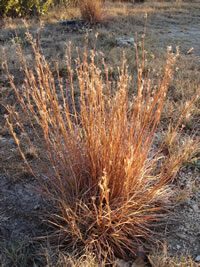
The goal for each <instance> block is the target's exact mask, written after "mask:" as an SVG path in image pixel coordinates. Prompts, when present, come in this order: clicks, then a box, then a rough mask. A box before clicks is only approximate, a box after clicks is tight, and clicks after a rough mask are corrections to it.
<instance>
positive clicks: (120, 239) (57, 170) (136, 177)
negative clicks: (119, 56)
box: [7, 36, 187, 260]
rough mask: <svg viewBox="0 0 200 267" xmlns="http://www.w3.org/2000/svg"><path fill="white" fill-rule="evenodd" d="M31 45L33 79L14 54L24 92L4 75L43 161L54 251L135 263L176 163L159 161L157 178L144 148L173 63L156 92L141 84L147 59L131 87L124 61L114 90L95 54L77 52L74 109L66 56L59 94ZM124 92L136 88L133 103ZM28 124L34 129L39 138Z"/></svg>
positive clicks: (154, 158) (152, 156)
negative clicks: (54, 230) (79, 55)
mask: <svg viewBox="0 0 200 267" xmlns="http://www.w3.org/2000/svg"><path fill="white" fill-rule="evenodd" d="M29 39H30V36H29ZM31 43H32V46H33V52H34V56H35V69H34V71H32V70H30V69H29V68H28V66H27V64H26V61H25V59H24V56H23V53H22V51H21V48H20V47H19V46H18V53H19V55H20V58H21V60H22V63H23V68H24V72H25V75H26V79H25V83H24V88H23V90H19V89H18V88H16V86H15V84H14V82H13V78H12V77H11V76H9V77H10V81H11V85H12V87H13V88H14V90H15V92H16V95H17V98H18V101H19V103H20V105H21V108H22V110H23V111H24V116H26V117H27V118H28V121H29V124H30V127H31V128H32V132H33V133H34V134H35V137H36V138H37V139H38V140H39V141H40V143H43V146H44V148H45V153H46V154H45V155H46V158H45V160H44V161H42V160H41V159H40V160H41V163H42V166H44V167H45V169H44V170H45V177H47V179H43V178H42V175H40V176H38V172H37V170H35V169H31V170H32V172H33V174H34V175H35V176H36V177H37V178H38V177H39V178H38V179H39V181H40V183H41V185H42V187H43V189H44V191H45V192H46V193H47V195H48V196H49V197H50V198H51V199H52V200H53V202H52V203H53V205H54V208H55V209H56V212H55V214H51V220H50V221H51V223H53V224H54V225H55V226H56V227H58V228H59V231H58V232H57V237H58V240H59V244H60V245H63V246H65V247H66V248H69V247H70V248H73V250H75V249H78V250H80V249H83V250H85V251H90V252H94V253H95V255H96V257H97V258H98V259H99V260H100V259H101V258H102V257H104V258H105V257H107V258H108V259H111V258H112V257H113V256H114V255H117V256H119V257H124V258H125V257H127V255H128V253H131V255H132V256H134V255H136V253H137V250H138V247H139V246H144V248H145V244H146V241H149V240H151V237H152V233H153V231H152V226H154V227H155V223H156V222H157V221H159V220H160V219H161V218H162V217H163V216H164V215H165V212H166V206H167V205H168V204H169V203H170V198H171V196H172V195H173V194H174V192H173V190H171V188H170V186H169V185H168V182H169V181H170V179H171V178H172V176H173V175H174V170H175V169H176V168H177V166H179V164H180V162H181V161H182V159H183V156H179V157H177V158H175V159H174V161H173V162H171V161H170V160H169V164H168V165H167V162H168V161H167V160H166V161H165V164H164V165H163V166H161V167H160V169H159V172H157V174H156V175H155V173H154V169H155V168H156V164H157V162H158V161H159V160H160V157H159V155H158V154H157V153H154V152H152V151H151V147H152V143H153V140H154V134H155V131H156V129H157V125H158V123H159V120H160V115H161V112H162V108H163V103H164V100H165V96H166V91H167V87H168V84H169V82H170V81H171V78H172V74H173V65H174V62H175V59H176V55H173V54H169V55H168V59H167V62H166V66H165V70H164V73H163V75H162V78H161V80H160V81H158V84H157V86H155V85H154V84H153V81H152V80H151V79H149V77H146V78H144V77H143V69H144V68H145V61H143V62H142V64H140V62H139V59H138V84H137V85H131V77H130V76H129V74H128V68H127V66H126V62H125V58H124V60H123V63H122V67H121V70H120V74H119V78H118V81H117V83H116V84H115V87H113V86H114V85H113V84H112V83H111V82H110V80H109V75H108V73H109V70H108V67H107V66H106V64H105V62H104V60H103V61H102V63H103V64H102V65H103V66H104V68H103V69H100V67H99V66H97V65H96V63H95V54H96V52H95V51H92V52H91V54H90V55H89V56H88V55H87V53H86V52H85V53H84V56H83V59H82V60H81V59H80V58H77V60H76V69H75V73H76V75H77V78H78V82H79V88H80V102H78V103H76V101H75V99H74V84H73V76H74V75H75V74H74V70H73V69H72V67H71V58H70V48H69V47H68V50H67V51H68V53H67V66H68V79H67V87H66V88H65V89H64V87H63V83H62V80H61V79H60V78H59V76H58V81H59V88H58V87H56V85H55V84H56V83H55V81H54V77H53V75H52V73H51V71H50V69H49V66H48V64H47V62H46V60H45V58H44V57H43V56H42V55H41V53H40V50H39V48H38V47H37V46H36V45H35V44H34V42H33V41H32V40H31ZM136 50H137V49H136ZM130 85H131V86H136V87H137V97H134V96H133V97H132V99H130V98H129V97H128V88H129V86H130ZM70 96H71V97H70ZM8 110H9V112H10V115H9V117H8V119H7V121H8V124H9V126H10V128H11V131H12V133H13V136H14V137H15V140H16V142H17V144H18V147H19V149H20V152H21V155H22V157H23V158H24V160H25V161H26V163H27V164H28V166H29V167H30V168H31V166H30V165H29V163H28V161H27V159H26V157H25V155H24V154H23V151H22V149H21V145H20V137H18V136H17V135H16V133H15V131H14V126H13V125H14V123H15V122H17V125H18V127H20V129H21V131H22V133H23V138H24V137H26V140H27V142H28V143H30V145H31V146H33V145H34V144H33V142H32V141H31V139H30V137H29V135H28V134H27V132H26V129H27V128H26V125H24V123H23V118H20V117H19V116H18V113H17V112H15V111H14V110H13V109H12V108H11V107H10V108H8ZM33 122H34V123H33ZM35 125H38V126H39V128H40V129H41V130H42V133H43V136H42V137H41V136H39V134H38V131H37V130H36V127H35ZM38 126H37V127H38ZM175 130H177V128H176V127H175ZM21 136H22V135H21ZM33 151H35V155H36V156H37V157H38V158H39V155H38V154H37V152H36V150H33ZM185 153H187V151H186V152H185ZM55 209H54V210H55Z"/></svg>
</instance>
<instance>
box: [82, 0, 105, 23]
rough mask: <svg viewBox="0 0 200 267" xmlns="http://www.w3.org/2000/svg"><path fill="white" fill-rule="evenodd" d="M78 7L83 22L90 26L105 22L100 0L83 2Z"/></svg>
mask: <svg viewBox="0 0 200 267" xmlns="http://www.w3.org/2000/svg"><path fill="white" fill-rule="evenodd" d="M79 5H80V12H81V17H82V19H83V20H85V21H87V22H90V23H92V24H93V23H94V24H95V23H102V22H105V14H104V13H105V11H104V10H103V8H102V1H101V0H84V1H82V2H81V3H80V4H79Z"/></svg>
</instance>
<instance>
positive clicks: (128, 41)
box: [116, 38, 135, 45]
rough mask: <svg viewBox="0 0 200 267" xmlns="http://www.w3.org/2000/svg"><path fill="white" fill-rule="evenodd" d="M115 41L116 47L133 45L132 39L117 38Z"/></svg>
mask: <svg viewBox="0 0 200 267" xmlns="http://www.w3.org/2000/svg"><path fill="white" fill-rule="evenodd" d="M116 41H117V44H118V45H134V44H135V42H134V38H124V39H123V38H122V39H119V38H117V39H116Z"/></svg>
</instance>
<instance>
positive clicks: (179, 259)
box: [148, 243, 197, 267]
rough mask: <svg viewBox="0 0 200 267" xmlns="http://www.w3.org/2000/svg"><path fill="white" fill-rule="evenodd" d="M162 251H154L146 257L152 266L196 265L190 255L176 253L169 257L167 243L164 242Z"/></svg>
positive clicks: (183, 266)
mask: <svg viewBox="0 0 200 267" xmlns="http://www.w3.org/2000/svg"><path fill="white" fill-rule="evenodd" d="M162 246H163V249H162V251H160V250H158V251H154V252H153V253H152V254H151V255H149V256H148V259H149V261H150V263H151V264H152V266H153V267H178V266H181V267H196V266H197V263H195V262H194V261H193V260H192V258H191V257H188V256H185V255H179V256H178V255H177V256H174V257H170V256H169V255H168V252H167V250H168V248H167V244H166V243H164V244H163V245H162Z"/></svg>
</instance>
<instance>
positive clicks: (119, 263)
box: [116, 260, 130, 267]
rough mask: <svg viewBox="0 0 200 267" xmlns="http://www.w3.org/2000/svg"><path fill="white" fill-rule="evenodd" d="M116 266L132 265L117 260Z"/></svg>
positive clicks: (126, 266) (125, 266)
mask: <svg viewBox="0 0 200 267" xmlns="http://www.w3.org/2000/svg"><path fill="white" fill-rule="evenodd" d="M116 266H117V267H129V266H130V264H129V263H128V262H126V261H124V260H117V261H116Z"/></svg>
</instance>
